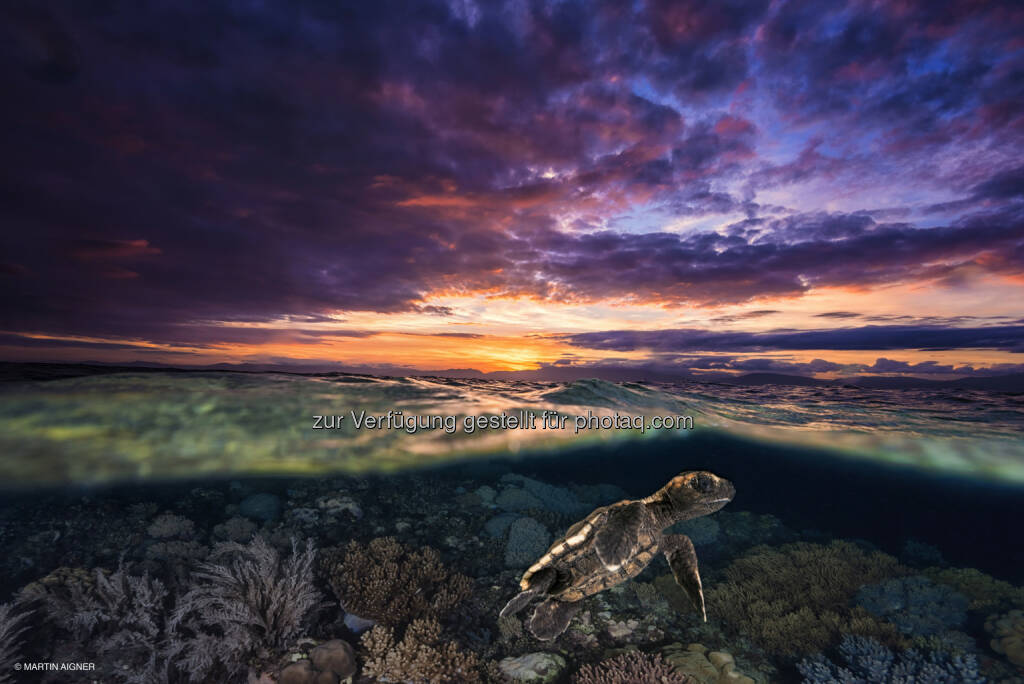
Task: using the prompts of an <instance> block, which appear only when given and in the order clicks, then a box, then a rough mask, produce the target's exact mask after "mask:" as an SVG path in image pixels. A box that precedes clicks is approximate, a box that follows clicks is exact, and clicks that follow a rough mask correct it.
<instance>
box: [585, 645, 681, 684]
mask: <svg viewBox="0 0 1024 684" xmlns="http://www.w3.org/2000/svg"><path fill="white" fill-rule="evenodd" d="M572 682H573V684H655V683H658V684H694V682H695V680H694V679H692V678H690V677H687V676H686V675H683V674H680V673H679V672H677V671H676V670H675V668H673V667H672V665H671V664H669V663H668V662H666V661H665V659H664V658H662V657H661V655H659V654H657V653H655V654H649V653H641V652H639V651H628V652H626V653H621V654H619V655H617V656H615V657H614V658H608V659H607V660H602V661H601V662H600V663H597V664H596V665H583V666H582V667H580V669H579V670H578V671H577V672H576V674H574V675H573V677H572Z"/></svg>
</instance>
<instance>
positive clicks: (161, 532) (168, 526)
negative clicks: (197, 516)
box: [146, 513, 195, 539]
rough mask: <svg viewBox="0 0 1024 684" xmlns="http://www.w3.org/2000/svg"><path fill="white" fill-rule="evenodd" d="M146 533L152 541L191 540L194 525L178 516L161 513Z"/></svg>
mask: <svg viewBox="0 0 1024 684" xmlns="http://www.w3.org/2000/svg"><path fill="white" fill-rule="evenodd" d="M146 532H147V533H148V534H149V536H150V537H153V538H154V539H191V538H192V535H193V534H195V524H194V523H193V522H192V521H191V520H189V519H188V518H183V517H182V516H180V515H175V514H173V513H161V514H160V515H158V516H157V517H156V518H154V519H153V522H152V523H150V525H149V527H148V528H147V529H146Z"/></svg>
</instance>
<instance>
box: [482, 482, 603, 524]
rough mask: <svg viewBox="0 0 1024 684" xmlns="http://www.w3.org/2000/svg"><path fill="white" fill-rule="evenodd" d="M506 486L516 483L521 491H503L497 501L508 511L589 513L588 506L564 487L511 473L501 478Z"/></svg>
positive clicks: (509, 489)
mask: <svg viewBox="0 0 1024 684" xmlns="http://www.w3.org/2000/svg"><path fill="white" fill-rule="evenodd" d="M501 482H502V483H505V484H510V483H515V484H517V485H519V487H521V489H515V488H512V487H509V488H507V489H505V490H503V491H502V492H501V493H500V494H499V495H498V498H497V500H496V503H497V504H498V506H499V507H500V508H503V509H505V510H508V511H516V510H518V511H523V510H527V509H530V508H543V509H545V510H547V511H551V512H553V513H561V514H564V515H577V514H583V513H586V512H587V504H585V503H583V502H582V501H580V500H579V499H578V498H577V497H576V495H575V494H573V493H572V492H571V491H570V490H568V489H565V488H563V487H556V486H554V485H549V484H547V483H544V482H540V481H539V480H534V479H532V478H529V477H524V476H522V475H515V474H512V473H509V474H507V475H503V476H502V477H501Z"/></svg>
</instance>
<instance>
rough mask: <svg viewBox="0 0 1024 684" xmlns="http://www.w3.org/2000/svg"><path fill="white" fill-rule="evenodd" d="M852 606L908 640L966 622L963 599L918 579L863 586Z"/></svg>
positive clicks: (915, 576) (940, 587)
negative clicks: (889, 626)
mask: <svg viewBox="0 0 1024 684" xmlns="http://www.w3.org/2000/svg"><path fill="white" fill-rule="evenodd" d="M856 602H857V605H858V606H861V607H862V608H864V609H865V610H867V611H868V612H869V613H871V614H872V615H874V616H876V617H880V618H884V619H885V620H888V621H889V622H891V623H893V624H894V625H896V626H897V627H898V628H899V630H900V631H901V632H903V633H904V634H909V635H911V636H929V635H932V634H938V633H939V632H943V631H945V630H948V629H951V628H953V627H959V626H960V625H962V624H964V622H965V621H966V620H967V603H968V602H967V597H966V596H964V595H963V594H958V593H957V592H955V591H953V590H952V589H951V588H949V587H948V586H945V585H937V584H935V583H933V582H932V581H931V580H930V579H928V578H927V577H922V576H921V575H913V576H910V577H900V578H897V579H890V580H886V581H885V582H881V583H880V584H868V585H865V586H863V587H861V588H860V590H859V591H858V592H857V599H856Z"/></svg>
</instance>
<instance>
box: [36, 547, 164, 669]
mask: <svg viewBox="0 0 1024 684" xmlns="http://www.w3.org/2000/svg"><path fill="white" fill-rule="evenodd" d="M168 593H169V592H168V590H167V588H166V587H165V586H164V584H163V583H162V582H160V581H159V580H157V579H153V578H152V577H150V576H149V575H148V574H143V575H141V576H134V575H130V574H128V571H127V570H126V568H125V566H124V564H123V563H122V564H121V565H119V566H118V569H117V570H116V571H114V572H112V573H108V572H105V571H103V570H96V571H95V572H94V573H93V574H92V575H89V574H88V573H86V572H85V571H84V570H76V569H69V568H61V569H59V570H57V571H55V572H53V573H51V574H50V575H48V576H47V577H45V578H43V579H42V580H40V581H38V582H34V583H32V584H30V585H29V586H27V587H25V589H23V590H22V592H21V594H20V596H19V600H20V601H22V602H25V603H28V604H30V605H38V606H39V607H40V609H41V611H42V613H43V615H44V616H45V618H46V619H47V620H48V621H49V622H50V623H51V624H53V625H55V626H57V627H58V628H60V629H61V630H62V631H63V632H64V633H65V634H66V635H67V640H66V642H64V643H65V645H64V647H63V648H62V649H61V650H62V657H63V658H64V659H66V660H86V661H95V662H96V663H97V668H98V669H97V672H96V674H97V675H99V676H101V677H102V678H103V679H104V681H116V682H148V681H152V680H153V679H159V678H161V677H163V676H164V675H165V673H164V672H163V663H164V661H163V659H162V657H161V654H160V652H159V644H160V642H161V640H162V637H163V635H164V631H163V630H164V615H165V613H166V602H167V597H168Z"/></svg>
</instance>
